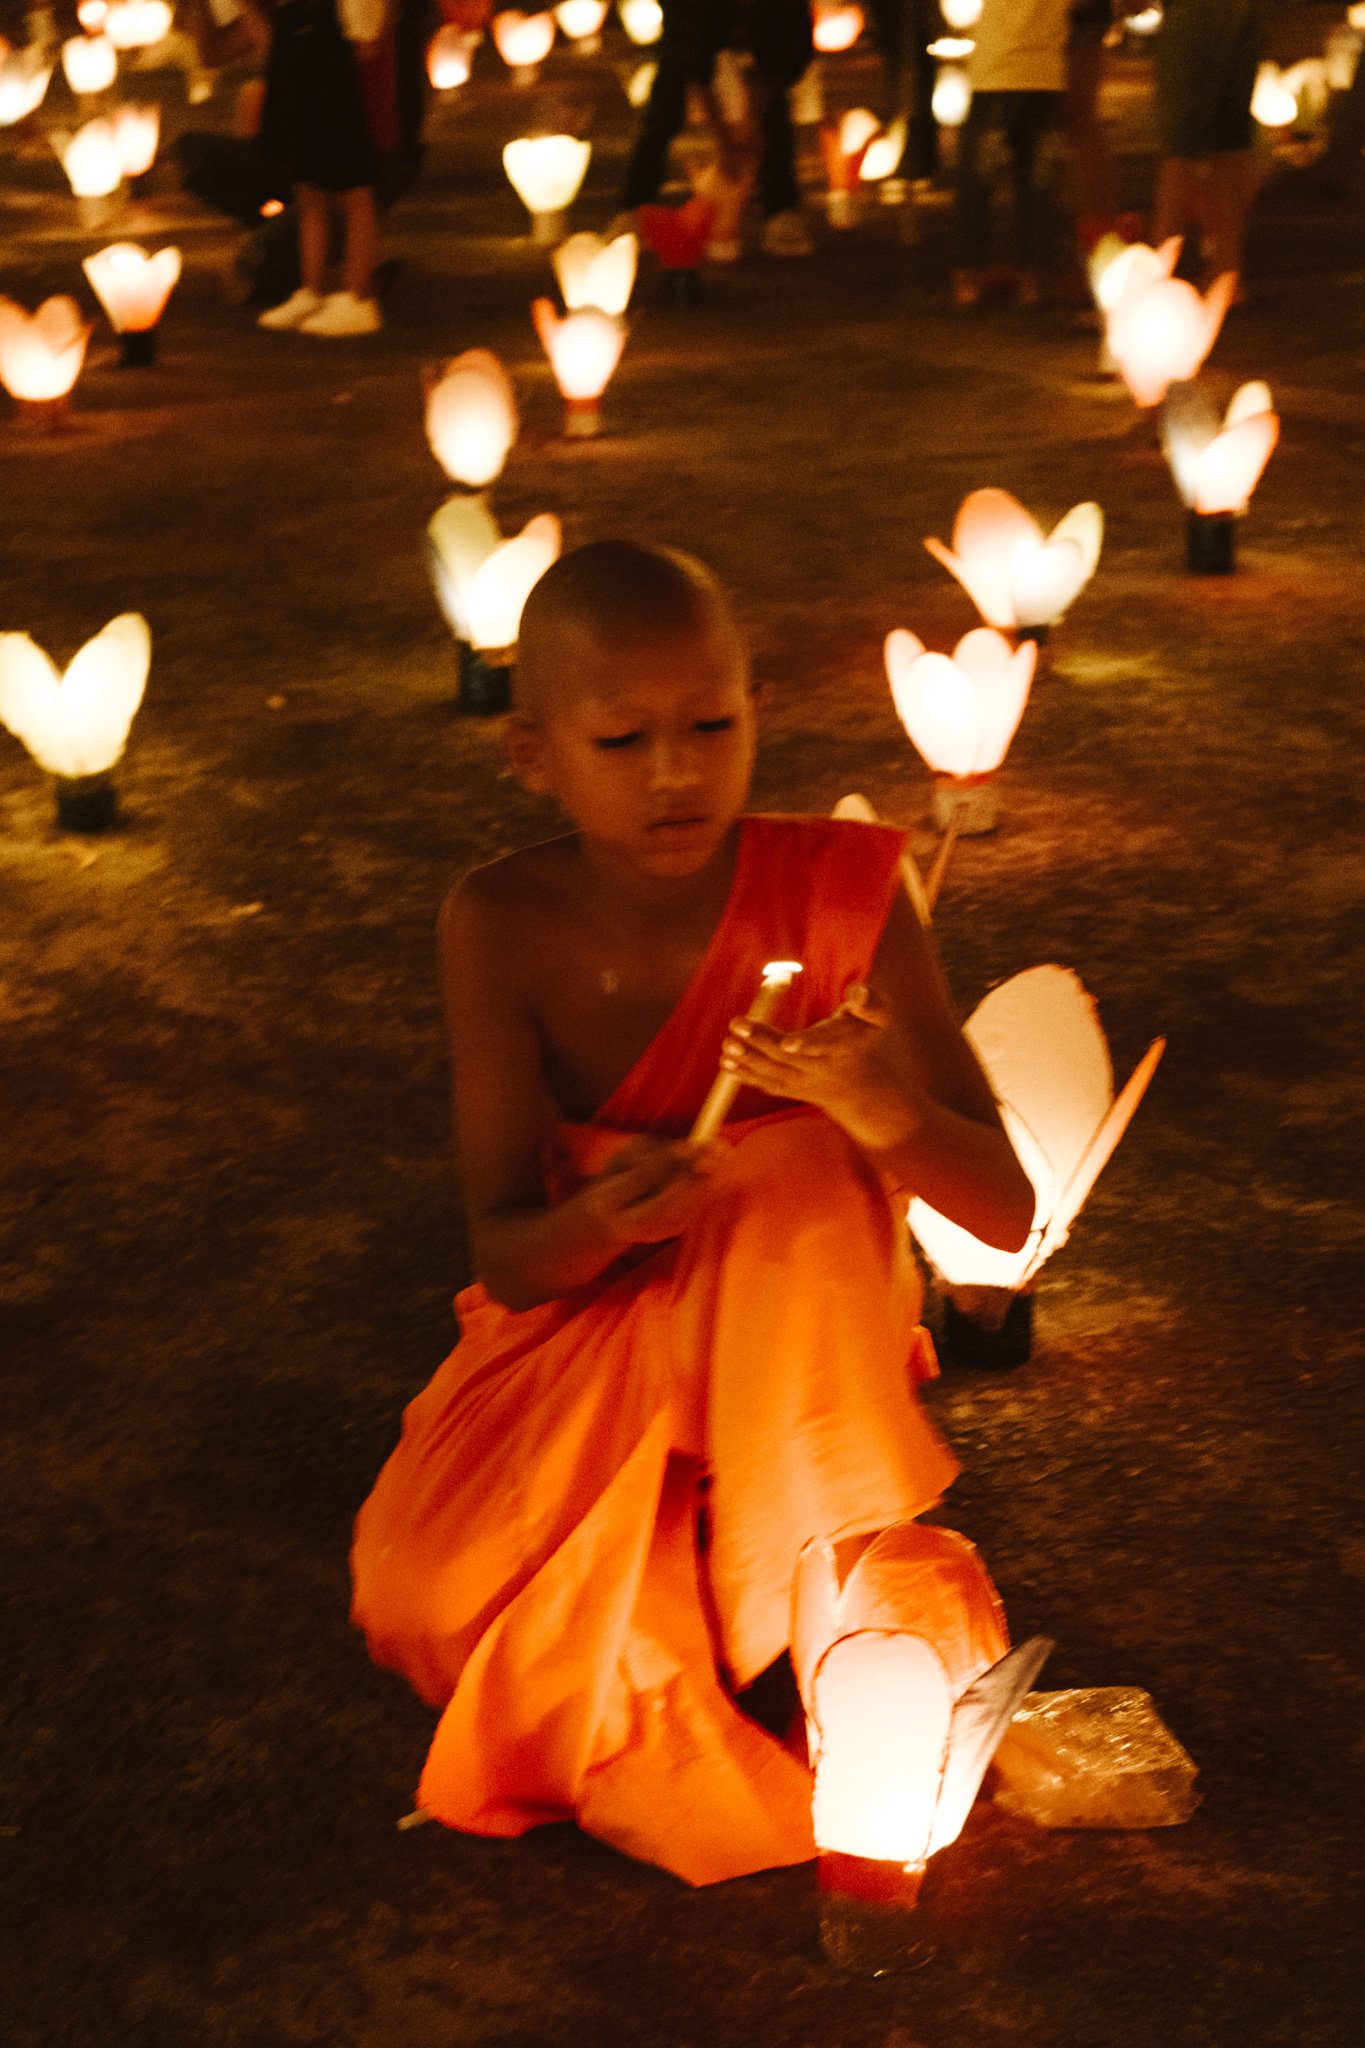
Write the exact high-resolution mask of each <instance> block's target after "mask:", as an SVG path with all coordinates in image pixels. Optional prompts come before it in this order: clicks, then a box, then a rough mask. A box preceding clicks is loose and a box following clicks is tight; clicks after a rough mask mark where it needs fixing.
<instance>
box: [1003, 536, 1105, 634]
mask: <svg viewBox="0 0 1365 2048" xmlns="http://www.w3.org/2000/svg"><path fill="white" fill-rule="evenodd" d="M1086 581H1087V577H1086V573H1085V555H1084V552H1083V550H1082V548H1081V545H1080V542H1079V541H1074V540H1066V539H1063V540H1050V541H1046V542H1045V543H1044V544H1043V546H1042V547H1040V548H1029V549H1028V550H1027V551H1025V550H1024V549H1023V548H1021V549H1020V550H1019V553H1018V555H1017V557H1016V558H1015V564H1014V575H1013V578H1012V581H1011V588H1010V604H1011V608H1012V609H1013V612H1014V616H1015V619H1016V621H1017V622H1018V624H1019V625H1020V626H1023V627H1029V626H1050V625H1052V624H1053V623H1054V621H1055V620H1057V619H1060V618H1061V617H1062V616H1063V615H1064V613H1066V612H1067V611H1069V610H1070V608H1071V606H1072V604H1073V603H1074V602H1075V600H1076V598H1077V596H1078V595H1079V594H1080V592H1081V591H1082V590H1083V589H1084V587H1085V584H1086Z"/></svg>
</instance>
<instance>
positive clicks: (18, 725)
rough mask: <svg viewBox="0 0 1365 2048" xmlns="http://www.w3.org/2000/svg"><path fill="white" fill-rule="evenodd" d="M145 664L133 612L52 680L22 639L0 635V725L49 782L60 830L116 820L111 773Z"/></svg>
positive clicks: (147, 647) (37, 652)
mask: <svg viewBox="0 0 1365 2048" xmlns="http://www.w3.org/2000/svg"><path fill="white" fill-rule="evenodd" d="M151 659H152V636H151V633H150V632H149V630H148V626H147V621H146V620H145V619H144V618H143V617H142V614H141V613H140V612H124V613H122V614H121V616H120V617H118V618H116V619H111V620H110V622H109V624H108V625H107V626H106V627H105V628H104V630H103V631H102V632H100V633H97V634H96V635H95V637H94V639H93V640H87V641H86V643H85V645H84V647H82V648H81V650H80V652H79V653H78V654H77V655H76V656H75V658H74V659H73V660H72V661H71V662H70V664H69V665H68V667H67V669H66V672H65V674H64V675H60V676H59V675H58V673H57V669H56V666H55V664H54V663H53V662H52V660H51V658H50V657H49V656H48V655H47V654H45V653H44V651H43V649H42V648H41V647H39V646H37V645H36V643H35V642H34V641H33V640H31V639H30V638H29V636H28V634H27V633H0V725H4V726H7V727H8V729H9V730H10V732H12V733H13V734H14V736H15V738H16V739H18V740H21V741H22V742H23V744H24V746H26V747H27V748H28V750H29V752H30V754H32V756H33V758H34V760H35V761H36V762H37V763H38V765H39V767H40V768H43V769H45V770H46V771H47V773H48V774H49V775H51V776H52V777H53V778H54V780H55V782H56V788H57V822H58V824H59V825H62V826H63V827H65V828H66V829H67V830H68V831H73V832H98V831H104V830H106V829H107V828H108V827H109V826H110V825H112V824H113V822H114V819H115V817H116V816H117V812H118V802H117V797H116V794H115V790H114V784H113V780H112V772H113V770H114V768H115V767H116V765H117V764H118V762H119V760H120V758H121V757H122V754H123V750H124V748H125V746H126V745H127V743H128V733H129V729H130V727H131V726H132V723H133V719H134V716H135V715H136V712H137V708H138V706H139V704H140V703H141V702H142V695H143V691H144V690H145V689H146V687H147V671H148V668H149V667H150V665H151Z"/></svg>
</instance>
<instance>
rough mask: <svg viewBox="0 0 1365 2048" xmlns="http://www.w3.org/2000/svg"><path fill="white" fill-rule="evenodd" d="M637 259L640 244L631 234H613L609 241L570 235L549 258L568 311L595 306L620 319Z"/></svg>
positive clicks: (632, 288)
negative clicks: (552, 263)
mask: <svg viewBox="0 0 1365 2048" xmlns="http://www.w3.org/2000/svg"><path fill="white" fill-rule="evenodd" d="M638 258H639V243H638V242H637V241H636V238H635V236H634V235H633V234H630V233H626V234H624V235H616V236H614V237H613V239H612V240H611V241H610V242H608V241H606V240H605V239H604V238H603V237H602V236H601V235H591V234H581V235H570V236H569V238H568V240H567V241H565V242H561V243H560V244H559V247H558V248H557V249H556V250H555V252H554V257H553V259H552V260H553V262H554V267H555V277H556V278H557V279H558V282H559V290H560V294H561V296H562V298H563V300H564V304H565V307H566V308H567V310H568V311H569V312H570V313H581V312H583V311H584V310H585V309H586V308H588V307H596V309H597V311H598V312H599V313H607V314H610V315H611V316H612V317H613V318H616V319H619V318H620V316H621V314H623V313H624V312H625V310H626V307H627V306H628V305H629V304H630V295H631V292H632V291H633V290H634V287H635V269H636V264H637V261H638Z"/></svg>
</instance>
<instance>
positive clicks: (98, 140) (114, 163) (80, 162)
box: [52, 121, 123, 199]
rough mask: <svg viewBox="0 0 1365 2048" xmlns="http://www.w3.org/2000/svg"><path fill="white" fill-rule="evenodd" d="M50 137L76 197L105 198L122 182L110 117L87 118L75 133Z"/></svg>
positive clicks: (120, 162)
mask: <svg viewBox="0 0 1365 2048" xmlns="http://www.w3.org/2000/svg"><path fill="white" fill-rule="evenodd" d="M52 140H53V144H54V146H55V147H56V149H57V153H58V155H59V156H60V158H61V160H62V169H63V170H64V171H65V172H66V175H67V181H68V183H69V184H70V186H71V189H72V191H73V192H74V193H75V195H76V197H77V198H78V199H107V198H108V196H109V194H110V193H111V192H116V191H117V190H118V188H119V186H120V185H121V184H122V183H123V157H122V155H121V154H120V151H119V146H118V138H117V136H116V135H115V133H114V124H113V122H112V121H87V122H86V124H85V126H84V127H83V128H78V129H77V130H76V132H75V134H74V135H61V136H58V135H54V136H53V138H52Z"/></svg>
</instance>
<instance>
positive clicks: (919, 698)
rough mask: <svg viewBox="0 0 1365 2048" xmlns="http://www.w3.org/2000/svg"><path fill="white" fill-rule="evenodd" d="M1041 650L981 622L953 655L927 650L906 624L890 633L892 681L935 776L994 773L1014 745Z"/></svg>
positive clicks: (905, 721) (902, 714)
mask: <svg viewBox="0 0 1365 2048" xmlns="http://www.w3.org/2000/svg"><path fill="white" fill-rule="evenodd" d="M1037 658H1038V649H1037V646H1036V644H1035V643H1034V642H1033V641H1032V640H1025V641H1024V642H1023V643H1022V644H1021V645H1020V646H1018V647H1013V648H1012V647H1011V646H1010V644H1009V642H1008V640H1006V639H1005V637H1004V635H1003V634H1002V633H997V632H995V631H994V630H993V629H992V628H991V627H989V626H977V627H975V628H974V629H973V630H972V631H971V632H970V633H968V634H966V635H964V637H963V638H962V639H961V640H959V641H958V643H957V646H956V647H955V648H954V649H953V653H952V656H951V658H950V657H949V656H948V655H946V654H930V653H927V652H926V650H925V647H924V643H923V642H922V641H920V640H918V639H916V637H915V635H914V634H913V633H907V632H906V631H905V629H904V627H897V629H896V630H895V632H894V633H889V634H888V635H887V639H886V648H885V660H886V674H887V680H888V681H889V682H890V684H891V695H892V698H893V699H894V701H895V706H896V712H897V715H898V716H899V718H900V721H901V724H902V725H903V726H904V727H905V730H906V733H907V735H908V737H909V739H910V742H911V744H912V746H914V747H915V749H916V750H917V752H918V753H919V754H920V755H921V756H922V757H923V759H924V760H925V762H926V763H927V764H928V766H929V767H930V768H932V769H933V771H934V773H935V774H936V775H951V776H954V777H956V778H957V779H958V780H961V779H963V778H964V777H966V776H969V775H990V774H993V773H994V771H995V770H996V769H997V768H998V767H999V766H1000V764H1001V762H1002V761H1003V760H1004V758H1005V756H1006V754H1007V753H1008V752H1009V746H1010V741H1011V740H1012V739H1013V738H1014V735H1015V733H1016V732H1017V731H1018V729H1019V721H1020V719H1021V718H1022V717H1023V715H1024V706H1025V705H1026V704H1027V703H1028V694H1029V689H1030V686H1031V685H1032V682H1033V669H1034V664H1035V662H1036V661H1037Z"/></svg>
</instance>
